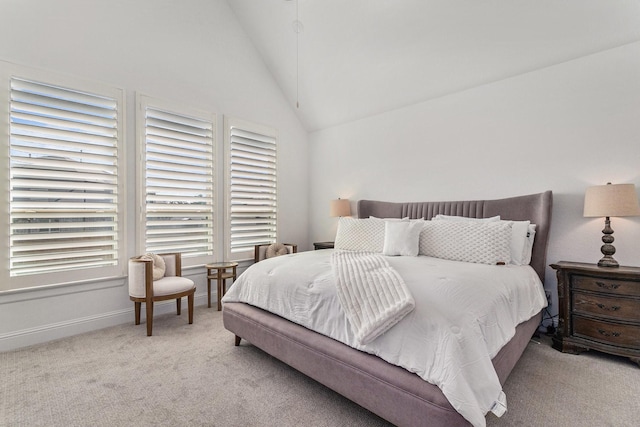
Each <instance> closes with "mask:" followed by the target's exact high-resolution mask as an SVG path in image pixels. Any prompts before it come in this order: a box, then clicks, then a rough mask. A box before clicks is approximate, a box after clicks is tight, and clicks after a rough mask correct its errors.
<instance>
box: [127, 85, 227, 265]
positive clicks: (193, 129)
mask: <svg viewBox="0 0 640 427" xmlns="http://www.w3.org/2000/svg"><path fill="white" fill-rule="evenodd" d="M138 105H139V110H138V111H139V113H140V117H139V119H138V123H139V131H140V132H141V135H140V138H139V140H140V141H141V144H140V156H141V159H142V160H141V162H139V164H141V165H142V167H141V171H140V172H141V174H142V175H143V176H141V180H140V181H141V182H142V189H141V192H140V194H141V195H143V198H144V199H143V200H141V203H140V205H141V210H142V215H140V217H141V218H143V219H144V224H143V228H144V230H143V233H141V234H143V235H144V238H143V241H142V242H141V244H140V247H141V248H144V249H142V250H143V251H144V252H154V253H167V252H180V253H181V254H182V262H183V266H189V265H196V264H203V263H205V262H210V261H211V260H212V256H213V254H214V240H215V239H214V235H215V228H216V227H215V226H216V221H215V204H214V194H215V192H214V148H215V145H214V135H215V116H214V115H213V114H209V113H204V112H199V111H195V110H192V109H186V108H181V110H182V111H181V112H177V111H175V108H171V109H170V108H168V106H167V105H165V104H164V103H163V102H160V101H158V100H153V99H151V98H148V97H146V96H142V95H140V96H138Z"/></svg>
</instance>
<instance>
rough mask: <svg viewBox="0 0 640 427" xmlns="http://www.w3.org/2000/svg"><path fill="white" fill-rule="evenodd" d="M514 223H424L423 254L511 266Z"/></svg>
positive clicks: (420, 247) (421, 233)
mask: <svg viewBox="0 0 640 427" xmlns="http://www.w3.org/2000/svg"><path fill="white" fill-rule="evenodd" d="M512 227H513V224H512V223H511V222H508V221H504V222H503V221H425V222H424V226H423V227H422V231H421V232H420V239H419V253H420V255H426V256H431V257H435V258H443V259H449V260H453V261H464V262H474V263H478V264H492V265H493V264H508V263H509V262H510V261H511V255H510V242H511V234H512Z"/></svg>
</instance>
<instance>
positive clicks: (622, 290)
mask: <svg viewBox="0 0 640 427" xmlns="http://www.w3.org/2000/svg"><path fill="white" fill-rule="evenodd" d="M571 288H572V289H583V290H586V291H593V292H605V293H608V294H616V295H628V296H640V282H634V281H631V280H616V279H605V278H601V277H590V276H582V275H579V274H574V275H572V276H571Z"/></svg>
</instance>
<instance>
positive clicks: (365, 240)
mask: <svg viewBox="0 0 640 427" xmlns="http://www.w3.org/2000/svg"><path fill="white" fill-rule="evenodd" d="M384 227H385V221H384V220H382V219H379V218H362V219H356V218H347V217H341V218H340V219H339V220H338V232H337V233H336V241H335V248H336V249H343V250H348V251H368V252H377V253H380V252H382V248H383V246H384Z"/></svg>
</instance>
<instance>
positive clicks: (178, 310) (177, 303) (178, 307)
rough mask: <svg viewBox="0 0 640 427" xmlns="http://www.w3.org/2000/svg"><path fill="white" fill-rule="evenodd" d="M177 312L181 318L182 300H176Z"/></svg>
mask: <svg viewBox="0 0 640 427" xmlns="http://www.w3.org/2000/svg"><path fill="white" fill-rule="evenodd" d="M176 311H177V312H178V316H180V312H181V311H182V298H176Z"/></svg>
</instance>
